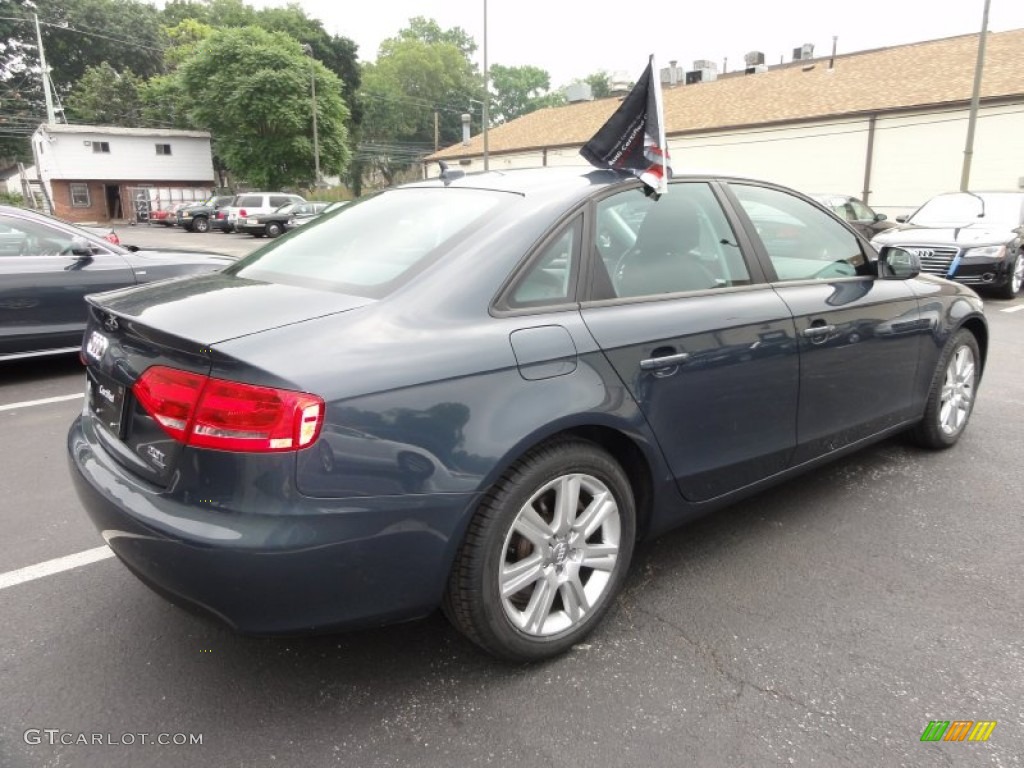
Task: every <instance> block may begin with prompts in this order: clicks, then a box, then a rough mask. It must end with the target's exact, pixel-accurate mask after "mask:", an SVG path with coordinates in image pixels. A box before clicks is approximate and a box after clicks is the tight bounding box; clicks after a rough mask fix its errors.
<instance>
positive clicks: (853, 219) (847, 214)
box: [811, 192, 896, 240]
mask: <svg viewBox="0 0 1024 768" xmlns="http://www.w3.org/2000/svg"><path fill="white" fill-rule="evenodd" d="M811 197H813V198H814V199H815V200H817V201H818V202H819V203H821V204H822V205H824V206H825V207H826V208H828V209H829V210H831V211H832V212H834V213H835V214H836V215H837V216H839V217H840V218H841V219H845V220H846V221H847V222H848V223H849V224H850V226H851V227H853V228H854V229H856V230H857V231H858V232H860V233H861V234H862V235H864V237H866V238H867V239H868V240H870V239H871V238H873V237H874V236H875V235H877V234H878V233H879V232H885V231H886V230H887V229H892V228H893V227H895V226H896V222H894V221H892V220H890V219H889V218H888V217H887V216H886V215H885V214H884V213H876V212H875V211H873V210H871V208H869V207H868V206H867V205H866V204H865V203H864V202H862V201H860V200H858V199H857V198H856V197H851V196H850V195H830V194H824V193H820V192H818V193H814V194H812V195H811Z"/></svg>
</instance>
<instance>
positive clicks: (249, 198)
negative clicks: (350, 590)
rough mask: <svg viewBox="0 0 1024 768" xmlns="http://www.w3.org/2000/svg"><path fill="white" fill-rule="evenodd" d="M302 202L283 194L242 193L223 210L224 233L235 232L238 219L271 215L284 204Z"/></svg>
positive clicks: (303, 199)
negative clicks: (262, 214) (261, 214)
mask: <svg viewBox="0 0 1024 768" xmlns="http://www.w3.org/2000/svg"><path fill="white" fill-rule="evenodd" d="M304 202H306V200H305V198H303V197H301V196H299V195H289V194H287V193H285V192H243V193H242V194H240V195H238V196H237V197H236V198H235V200H234V202H233V203H232V204H231V205H229V206H228V207H227V208H225V209H224V212H225V214H226V216H225V224H224V230H225V231H226V232H235V231H237V230H238V220H239V218H241V219H245V218H246V217H248V216H253V215H255V214H260V213H273V212H274V211H275V210H277V209H278V208H280V207H281V206H282V205H285V204H286V203H304Z"/></svg>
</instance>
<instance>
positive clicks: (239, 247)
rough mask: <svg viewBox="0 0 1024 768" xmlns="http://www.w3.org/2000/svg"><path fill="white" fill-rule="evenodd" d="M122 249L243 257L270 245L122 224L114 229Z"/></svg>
mask: <svg viewBox="0 0 1024 768" xmlns="http://www.w3.org/2000/svg"><path fill="white" fill-rule="evenodd" d="M114 231H115V232H117V236H118V237H119V238H121V244H122V245H137V246H139V247H140V248H160V249H167V250H175V251H210V252H213V253H223V254H226V255H228V256H239V257H241V256H246V255H248V254H250V253H252V252H253V251H254V250H256V249H257V248H259V247H260V246H261V245H266V244H267V243H269V242H270V240H268V239H267V238H265V237H253V236H252V235H249V234H246V233H244V232H232V233H230V234H228V233H225V232H215V231H212V230H211V231H210V232H206V233H204V234H201V233H199V232H186V231H185V230H184V229H182V228H181V227H165V226H164V225H163V224H136V225H134V226H132V225H128V224H124V225H120V226H116V227H114Z"/></svg>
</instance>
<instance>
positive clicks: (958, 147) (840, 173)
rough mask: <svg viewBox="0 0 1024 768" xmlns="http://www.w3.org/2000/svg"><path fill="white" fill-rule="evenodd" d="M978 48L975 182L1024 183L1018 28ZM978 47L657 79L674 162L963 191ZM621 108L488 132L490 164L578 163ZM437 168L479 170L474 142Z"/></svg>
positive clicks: (876, 196)
mask: <svg viewBox="0 0 1024 768" xmlns="http://www.w3.org/2000/svg"><path fill="white" fill-rule="evenodd" d="M986 49H987V50H986V63H985V70H984V79H983V81H982V89H981V109H980V111H979V113H978V121H977V131H976V136H975V140H974V155H973V163H972V170H971V183H970V186H971V188H972V189H976V190H1015V189H1018V188H1024V141H1022V140H1021V136H1024V66H1022V63H1021V62H1022V61H1024V59H1022V51H1024V30H1011V31H1008V32H997V33H989V35H988V39H987V45H986ZM977 52H978V35H977V34H973V35H963V36H959V37H953V38H946V39H942V40H932V41H928V42H923V43H916V44H913V45H903V46H896V47H892V48H882V49H878V50H873V51H864V52H860V53H852V54H847V55H842V56H837V57H835V59H834V60H832V59H831V57H829V56H825V57H822V58H812V59H804V58H801V59H799V60H796V61H793V62H791V63H788V64H785V65H780V66H775V67H767V68H766V67H764V65H761V66H754V67H749V68H747V70H746V71H743V70H741V71H738V72H735V73H728V74H718V75H717V78H716V79H710V78H699V81H698V82H694V83H690V84H686V80H687V79H688V78H681V79H678V82H677V83H676V84H675V85H672V84H671V83H665V84H664V85H663V89H664V91H663V94H664V103H665V123H666V134H667V139H668V145H669V151H670V153H671V156H672V166H673V168H674V170H675V171H676V172H677V173H685V172H686V169H687V168H696V169H715V170H721V171H723V172H731V173H737V174H742V175H746V176H752V177H756V178H762V179H768V180H771V181H776V182H779V183H782V184H786V185H788V186H792V187H794V188H796V189H799V190H802V191H804V192H812V193H813V192H824V193H840V194H849V195H854V196H857V197H861V198H862V199H863V200H865V202H868V203H869V204H870V205H871V206H872V207H873V208H875V209H877V210H881V211H883V212H885V213H887V214H889V215H890V217H891V216H894V215H897V214H900V213H909V212H912V211H913V210H914V209H915V208H916V207H917V206H918V205H920V204H921V203H922V202H924V201H925V200H927V199H928V198H929V197H931V196H933V195H935V194H938V193H940V192H947V191H950V190H955V189H958V188H959V186H960V173H961V168H962V164H963V157H964V145H965V139H966V135H967V122H968V113H969V106H970V99H971V90H972V85H973V78H974V69H975V61H976V58H977ZM703 63H706V62H703ZM638 64H639V65H640V66H642V62H640V63H638ZM747 72H749V74H747ZM636 74H637V75H639V66H638V71H637V73H636ZM709 80H710V81H709ZM618 105H619V99H617V98H614V97H613V98H608V99H602V100H599V101H584V102H580V103H576V104H569V105H566V106H563V107H555V108H550V109H544V110H539V111H537V112H533V113H531V114H529V115H525V116H523V117H521V118H519V119H517V120H513V121H511V122H509V123H506V124H505V125H502V126H499V127H497V128H494V129H492V130H490V131H489V132H488V133H489V135H488V146H489V163H488V164H489V167H490V169H491V170H503V169H508V168H519V167H536V166H542V165H586V161H585V160H584V159H583V158H582V157H581V156H580V155H579V149H580V147H581V146H582V145H583V144H584V143H585V142H586V141H587V140H588V139H589V138H590V137H591V136H593V135H594V133H595V132H596V131H597V130H598V128H600V126H601V125H602V124H603V123H604V122H605V121H606V120H607V119H608V117H609V116H610V115H611V114H612V112H613V111H614V110H615V109H616V108H617V107H618ZM436 160H446V161H448V162H449V164H451V165H455V163H458V164H459V165H460V166H461V167H462V168H464V169H465V170H466V171H467V172H473V171H481V170H483V140H482V136H480V135H477V136H474V137H473V138H472V139H471V140H470V142H469V144H468V145H464V144H458V145H455V146H452V147H448V148H447V149H444V150H441V151H439V152H436V153H435V154H433V155H431V156H430V157H429V158H428V159H427V162H425V163H424V168H423V171H424V174H425V175H429V176H436V175H437V174H438V166H437V163H436V162H435V161H436Z"/></svg>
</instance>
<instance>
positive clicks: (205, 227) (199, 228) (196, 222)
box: [189, 216, 210, 234]
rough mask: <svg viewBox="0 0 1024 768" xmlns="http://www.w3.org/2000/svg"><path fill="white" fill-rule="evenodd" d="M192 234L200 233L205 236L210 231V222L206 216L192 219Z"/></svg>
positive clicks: (190, 229) (190, 228)
mask: <svg viewBox="0 0 1024 768" xmlns="http://www.w3.org/2000/svg"><path fill="white" fill-rule="evenodd" d="M189 231H190V232H199V233H201V234H204V233H206V232H209V231H210V222H209V220H208V219H207V218H206V217H205V216H196V217H195V218H194V219H192V226H190V227H189Z"/></svg>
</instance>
